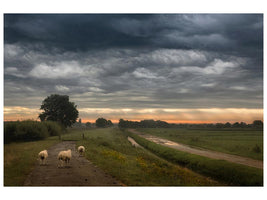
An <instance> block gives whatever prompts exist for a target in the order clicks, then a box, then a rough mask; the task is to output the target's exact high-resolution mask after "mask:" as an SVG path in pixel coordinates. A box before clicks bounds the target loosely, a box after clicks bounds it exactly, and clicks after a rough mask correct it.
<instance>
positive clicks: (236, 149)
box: [138, 128, 263, 160]
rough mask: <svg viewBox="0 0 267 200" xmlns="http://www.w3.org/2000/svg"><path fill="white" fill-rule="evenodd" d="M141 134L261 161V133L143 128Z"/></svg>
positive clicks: (232, 130)
mask: <svg viewBox="0 0 267 200" xmlns="http://www.w3.org/2000/svg"><path fill="white" fill-rule="evenodd" d="M138 130H139V131H141V132H142V133H147V134H151V135H155V136H158V137H161V138H165V139H168V140H172V141H174V142H180V143H183V144H187V145H189V146H193V147H200V148H205V149H210V150H214V151H219V152H224V153H228V154H234V155H239V156H244V157H249V158H253V159H257V160H263V131H262V130H255V129H251V128H242V129H231V128H229V129H208V128H206V129H185V128H179V129H177V128H176V129H173V128H144V129H138Z"/></svg>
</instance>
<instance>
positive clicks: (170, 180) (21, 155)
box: [4, 128, 263, 186]
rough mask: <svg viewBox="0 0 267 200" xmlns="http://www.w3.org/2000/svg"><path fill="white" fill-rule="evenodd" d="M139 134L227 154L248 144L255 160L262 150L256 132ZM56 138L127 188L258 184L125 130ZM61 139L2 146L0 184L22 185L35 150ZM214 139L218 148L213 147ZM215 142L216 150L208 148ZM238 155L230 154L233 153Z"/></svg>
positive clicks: (246, 171) (242, 169) (255, 175)
mask: <svg viewBox="0 0 267 200" xmlns="http://www.w3.org/2000/svg"><path fill="white" fill-rule="evenodd" d="M140 131H143V132H146V133H149V134H155V135H157V136H160V137H164V138H167V139H171V140H173V141H178V142H183V143H185V144H189V145H192V146H197V147H202V148H208V149H213V150H217V151H222V152H231V151H230V149H231V147H235V146H236V145H239V146H240V148H244V147H245V146H248V148H247V152H249V153H250V156H249V157H253V156H251V155H254V157H255V155H257V154H259V156H258V157H259V159H260V158H261V156H262V152H258V153H257V152H253V151H254V150H253V146H254V145H255V144H258V145H259V147H260V148H262V140H261V139H260V138H262V133H260V132H258V131H254V132H253V131H251V132H249V131H248V132H245V133H244V132H243V134H242V133H241V131H237V133H234V131H206V132H205V130H185V129H180V130H179V129H142V130H140ZM212 134H213V135H212ZM253 134H254V135H253ZM231 135H233V137H232V138H233V139H231ZM128 136H131V137H133V138H134V139H135V140H136V141H137V142H138V143H139V144H141V145H142V146H143V147H144V148H135V147H133V146H132V145H131V143H130V142H129V141H128V140H127V137H128ZM174 138H175V139H174ZM61 140H75V141H76V146H77V147H78V146H79V145H83V146H85V148H86V152H85V157H86V158H87V159H89V160H90V161H91V162H92V163H93V164H94V165H96V166H98V167H99V168H101V169H102V170H104V171H105V172H106V173H109V174H111V175H112V176H113V177H115V178H116V179H117V180H119V181H120V182H122V183H124V184H125V185H127V186H225V185H230V186H233V185H235V186H239V185H241V186H261V185H263V170H261V169H256V168H252V167H247V166H243V165H238V164H233V163H229V162H227V161H222V160H213V159H208V158H205V157H201V156H196V155H192V154H188V153H184V152H181V151H178V150H174V149H170V148H168V147H163V146H161V145H158V144H155V143H152V142H149V141H147V140H145V139H144V138H140V137H138V136H137V135H135V134H132V133H130V132H128V131H127V130H120V129H118V128H102V129H100V128H97V129H96V128H91V129H85V130H82V129H69V130H68V131H67V132H66V133H64V134H62V135H61ZM61 140H59V137H58V136H52V137H48V138H46V139H44V140H39V141H30V142H11V143H8V144H4V185H5V186H19V185H23V182H24V180H25V179H26V177H27V175H28V174H29V173H30V172H31V171H32V170H33V168H34V166H35V164H36V163H37V155H38V153H39V151H41V150H43V149H47V148H49V147H50V146H51V145H53V144H56V143H58V142H61ZM220 141H221V144H219V143H220ZM227 141H229V144H227ZM260 141H261V142H260ZM216 142H217V143H218V145H217V146H218V147H216V145H215V144H214V143H216ZM208 143H212V144H208ZM204 144H205V145H204ZM238 152H239V151H238V150H235V152H234V154H238ZM241 155H245V154H241ZM256 157H257V156H256Z"/></svg>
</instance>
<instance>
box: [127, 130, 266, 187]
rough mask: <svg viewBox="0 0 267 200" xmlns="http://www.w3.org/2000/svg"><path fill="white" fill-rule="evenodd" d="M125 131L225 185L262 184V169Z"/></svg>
mask: <svg viewBox="0 0 267 200" xmlns="http://www.w3.org/2000/svg"><path fill="white" fill-rule="evenodd" d="M126 133H127V134H128V135H130V136H132V137H133V138H134V139H135V140H136V141H137V142H138V143H139V144H141V145H142V146H144V147H145V148H146V149H148V150H150V151H151V152H153V153H155V154H156V155H158V156H160V157H162V158H165V159H166V160H169V161H171V162H172V163H176V164H179V165H181V166H184V167H187V168H189V169H192V170H193V171H195V172H198V173H200V174H203V175H205V176H208V177H211V178H213V179H215V180H218V181H220V182H224V183H225V184H227V185H233V186H239V185H240V186H262V185H263V170H262V169H258V168H254V167H248V166H245V165H240V164H235V163H230V162H227V161H224V160H215V159H210V158H206V157H203V156H198V155H194V154H190V153H186V152H182V151H178V150H176V149H172V148H168V147H165V146H162V145H159V144H156V143H154V142H150V141H148V140H146V139H144V138H142V137H139V136H138V135H136V134H133V133H131V132H127V131H126Z"/></svg>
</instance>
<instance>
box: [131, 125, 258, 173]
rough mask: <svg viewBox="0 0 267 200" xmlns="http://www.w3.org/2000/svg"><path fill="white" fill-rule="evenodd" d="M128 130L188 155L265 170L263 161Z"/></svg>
mask: <svg viewBox="0 0 267 200" xmlns="http://www.w3.org/2000/svg"><path fill="white" fill-rule="evenodd" d="M128 130H129V131H130V132H132V133H135V134H137V135H139V136H141V137H143V138H145V139H147V140H149V141H151V142H155V143H157V144H161V145H163V146H167V147H171V148H174V149H177V150H179V151H184V152H188V153H192V154H196V155H200V156H205V157H208V158H212V159H218V160H226V161H229V162H233V163H238V164H242V165H247V166H250V167H256V168H260V169H263V161H261V160H254V159H251V158H246V157H241V156H236V155H231V154H226V153H221V152H216V151H210V150H204V149H196V148H192V147H189V146H187V145H184V144H180V143H176V142H173V141H170V140H166V139H163V138H159V137H156V136H153V135H149V134H144V133H141V132H138V131H136V130H134V129H128Z"/></svg>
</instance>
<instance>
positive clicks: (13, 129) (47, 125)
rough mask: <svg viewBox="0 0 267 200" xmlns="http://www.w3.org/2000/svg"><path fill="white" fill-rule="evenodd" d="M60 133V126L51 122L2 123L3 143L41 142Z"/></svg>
mask: <svg viewBox="0 0 267 200" xmlns="http://www.w3.org/2000/svg"><path fill="white" fill-rule="evenodd" d="M61 131H62V128H61V126H60V125H59V124H58V123H56V122H52V121H46V122H38V121H31V120H27V121H15V122H13V121H12V122H4V142H5V143H10V142H13V141H34V140H41V139H44V138H46V137H48V136H55V135H60V134H61Z"/></svg>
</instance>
